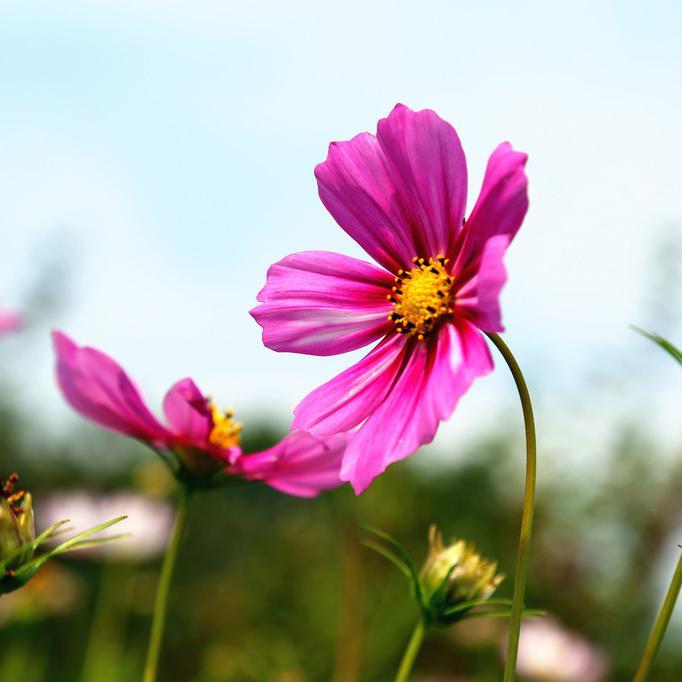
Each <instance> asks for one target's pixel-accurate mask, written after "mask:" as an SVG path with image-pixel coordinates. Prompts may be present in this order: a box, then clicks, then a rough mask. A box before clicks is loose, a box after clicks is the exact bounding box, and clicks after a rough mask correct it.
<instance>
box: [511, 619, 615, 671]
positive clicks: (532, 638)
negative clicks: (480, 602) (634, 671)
mask: <svg viewBox="0 0 682 682" xmlns="http://www.w3.org/2000/svg"><path fill="white" fill-rule="evenodd" d="M500 651H501V653H502V654H504V652H505V651H506V644H503V646H501V648H500ZM608 668H609V665H608V659H607V657H606V655H605V654H604V653H603V652H602V651H600V650H599V649H598V648H597V647H596V646H594V645H593V644H591V643H590V642H588V641H587V640H586V639H584V638H583V637H581V636H580V635H579V634H577V633H575V632H571V631H570V630H567V629H565V628H563V627H562V626H561V625H560V624H559V623H558V622H557V621H556V620H554V619H552V618H550V617H544V618H542V619H541V620H527V621H524V623H523V626H522V627H521V640H520V642H519V655H518V659H517V664H516V670H517V673H518V674H519V675H520V676H522V677H526V678H529V679H532V680H540V681H542V682H576V680H580V682H600V681H601V680H603V679H605V677H606V674H607V672H608Z"/></svg>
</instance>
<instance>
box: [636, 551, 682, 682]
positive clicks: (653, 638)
mask: <svg viewBox="0 0 682 682" xmlns="http://www.w3.org/2000/svg"><path fill="white" fill-rule="evenodd" d="M681 587H682V554H680V558H679V560H678V562H677V568H676V569H675V574H674V575H673V579H672V581H671V583H670V587H669V588H668V592H667V594H666V595H665V599H664V600H663V605H662V606H661V610H660V611H659V613H658V617H657V618H656V623H655V624H654V627H653V629H652V630H651V634H650V635H649V641H648V642H647V644H646V648H645V649H644V653H643V654H642V660H641V662H640V664H639V668H637V673H636V674H635V677H634V682H644V681H645V680H647V679H648V678H649V672H650V669H651V666H652V665H653V662H654V659H655V658H656V654H657V653H658V650H659V649H660V648H661V642H662V641H663V637H664V636H665V631H666V628H667V627H668V623H669V622H670V616H672V613H673V609H674V608H675V602H676V601H677V597H678V596H679V594H680V588H681Z"/></svg>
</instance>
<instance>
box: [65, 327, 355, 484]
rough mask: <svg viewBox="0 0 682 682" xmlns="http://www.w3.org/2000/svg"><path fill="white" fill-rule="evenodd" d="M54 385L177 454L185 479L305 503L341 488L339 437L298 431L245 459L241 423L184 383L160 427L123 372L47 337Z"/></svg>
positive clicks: (110, 422) (95, 415) (110, 423)
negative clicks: (219, 474)
mask: <svg viewBox="0 0 682 682" xmlns="http://www.w3.org/2000/svg"><path fill="white" fill-rule="evenodd" d="M53 342H54V348H55V353H56V356H57V381H58V383H59V386H60V388H61V391H62V394H63V395H64V397H65V398H66V400H67V402H68V403H69V404H70V405H71V406H72V407H73V408H74V409H75V410H76V411H77V412H80V413H81V414H82V415H83V416H85V417H87V418H88V419H91V420H92V421H94V422H96V423H97V424H99V425H100V426H104V427H106V428H108V429H111V430H113V431H118V432H119V433H123V434H125V435H128V436H132V437H133V438H137V439H139V440H142V441H144V442H146V443H148V444H150V445H151V446H153V447H154V448H156V449H162V450H170V451H172V452H174V453H176V454H177V455H178V456H179V457H180V459H181V460H182V462H183V463H184V465H185V467H186V468H187V469H188V470H189V471H190V472H192V473H195V474H205V473H211V472H214V471H217V470H220V469H223V470H224V471H225V472H226V473H228V474H231V475H234V476H240V477H242V478H246V479H249V480H256V481H262V482H264V483H266V484H267V485H269V486H270V487H272V488H275V489H277V490H280V491H281V492H284V493H287V494H289V495H297V496H300V497H312V496H314V495H317V494H318V493H319V492H321V491H322V490H326V489H329V488H334V487H337V486H339V485H341V483H342V481H341V479H340V478H339V468H340V465H341V459H342V457H343V452H344V450H345V447H346V443H347V436H346V434H336V435H333V436H315V435H312V434H310V433H305V432H301V431H297V432H294V433H291V434H289V435H288V436H286V437H285V438H284V439H283V440H282V441H280V442H279V443H278V444H277V445H275V446H274V447H272V448H270V449H269V450H265V451H264V452H260V453H255V454H250V455H245V454H243V453H242V450H241V447H240V446H239V434H240V431H241V424H239V423H237V422H235V421H234V420H233V419H232V412H230V411H227V412H220V411H219V410H218V409H217V408H216V406H215V405H214V404H213V403H212V402H210V400H209V399H208V398H206V397H205V396H204V394H202V393H201V391H200V390H199V388H198V387H197V386H196V384H195V383H194V382H193V381H192V380H191V379H181V380H180V381H178V382H177V383H175V384H174V385H173V386H172V387H171V388H170V390H169V391H168V393H167V394H166V397H165V399H164V401H163V409H164V413H165V416H166V421H167V422H168V427H166V426H164V425H163V424H161V422H159V420H158V419H157V418H156V417H155V416H154V415H153V414H152V413H151V411H150V410H149V408H148V407H147V406H146V405H145V403H144V402H143V400H142V398H141V396H140V393H139V392H138V390H137V388H136V387H135V384H134V383H133V382H132V381H131V379H130V378H129V377H128V375H127V374H126V373H125V371H124V370H123V368H122V367H121V366H120V365H118V364H117V363H116V362H115V361H114V360H112V359H111V358H110V357H109V356H107V355H105V354H104V353H102V352H100V351H98V350H96V349H95V348H88V347H81V346H77V345H76V344H75V343H74V342H73V341H72V340H71V339H69V338H68V337H67V336H66V335H65V334H62V333H61V332H54V333H53Z"/></svg>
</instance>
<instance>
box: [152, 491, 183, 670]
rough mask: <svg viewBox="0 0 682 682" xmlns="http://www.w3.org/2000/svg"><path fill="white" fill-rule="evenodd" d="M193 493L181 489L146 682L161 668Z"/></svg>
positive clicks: (159, 594) (157, 604)
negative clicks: (170, 600) (173, 586)
mask: <svg viewBox="0 0 682 682" xmlns="http://www.w3.org/2000/svg"><path fill="white" fill-rule="evenodd" d="M190 497H191V491H190V490H189V488H187V487H186V486H181V488H180V501H179V503H178V511H177V513H176V516H175V527H174V528H173V535H172V536H171V539H170V542H169V544H168V548H167V550H166V556H165V557H164V560H163V566H162V568H161V576H160V578H159V586H158V587H157V589H156V602H155V604H154V618H153V621H152V631H151V635H150V637H149V648H148V649H147V662H146V664H145V668H144V677H143V681H144V682H155V680H156V675H157V669H158V667H159V654H160V653H161V643H162V641H163V631H164V626H165V623H166V611H167V608H168V593H169V591H170V585H171V580H172V579H173V569H174V568H175V562H176V559H177V557H178V550H179V549H180V542H181V540H182V534H183V531H184V530H185V524H186V522H187V511H188V509H189V502H190Z"/></svg>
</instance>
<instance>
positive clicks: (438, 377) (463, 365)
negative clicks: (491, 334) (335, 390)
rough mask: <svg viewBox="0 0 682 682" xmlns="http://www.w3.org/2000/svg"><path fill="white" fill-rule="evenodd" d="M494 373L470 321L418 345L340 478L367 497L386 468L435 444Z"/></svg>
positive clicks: (352, 448) (355, 442) (356, 440)
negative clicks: (463, 400) (476, 385)
mask: <svg viewBox="0 0 682 682" xmlns="http://www.w3.org/2000/svg"><path fill="white" fill-rule="evenodd" d="M492 368H493V364H492V359H491V357H490V352H489V350H488V347H487V345H486V343H485V341H484V339H483V337H482V336H481V334H480V332H478V331H477V330H476V328H475V327H474V326H473V325H472V324H471V323H469V322H467V321H466V320H461V321H460V322H459V323H458V324H457V325H446V326H444V327H443V328H442V329H441V331H440V333H439V336H438V338H437V340H436V343H435V344H432V345H431V346H429V345H427V344H425V343H419V344H416V345H415V346H414V348H413V350H412V353H411V354H410V357H409V359H408V361H407V364H406V366H405V368H404V369H403V371H402V373H401V374H400V376H399V378H398V379H397V381H396V383H395V385H394V386H393V387H392V389H391V392H390V393H389V395H388V396H387V397H386V399H385V400H384V401H383V402H382V403H381V405H380V406H379V407H378V408H377V409H376V411H375V412H374V413H373V414H372V415H371V416H370V417H369V418H368V419H367V421H366V422H365V423H364V424H363V425H362V426H361V427H360V429H359V430H358V432H357V433H356V434H355V435H354V436H353V437H352V439H351V442H350V444H349V446H348V449H347V450H346V454H345V457H344V462H343V467H342V469H341V478H342V479H343V480H345V481H350V482H351V484H352V485H353V488H354V489H355V491H356V493H358V494H359V493H360V492H362V491H363V490H364V489H365V488H366V487H367V486H368V485H369V484H370V483H371V482H372V480H373V479H374V478H375V477H376V476H378V475H379V474H380V473H381V472H383V471H384V470H385V469H386V467H387V466H388V465H389V464H391V463H393V462H395V461H397V460H400V459H403V458H405V457H407V456H409V455H411V454H412V453H413V452H414V451H415V450H417V448H419V446H421V445H424V444H426V443H430V442H431V441H432V440H433V437H434V436H435V434H436V431H437V429H438V424H439V422H440V421H442V420H444V419H447V418H448V417H449V416H450V415H451V414H452V411H453V410H454V409H455V406H456V405H457V402H458V400H459V399H460V397H461V396H462V395H463V394H464V393H465V392H466V391H467V389H468V388H469V386H470V385H471V383H472V382H473V380H474V379H475V378H476V377H479V376H482V375H484V374H487V373H488V372H490V371H491V370H492Z"/></svg>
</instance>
